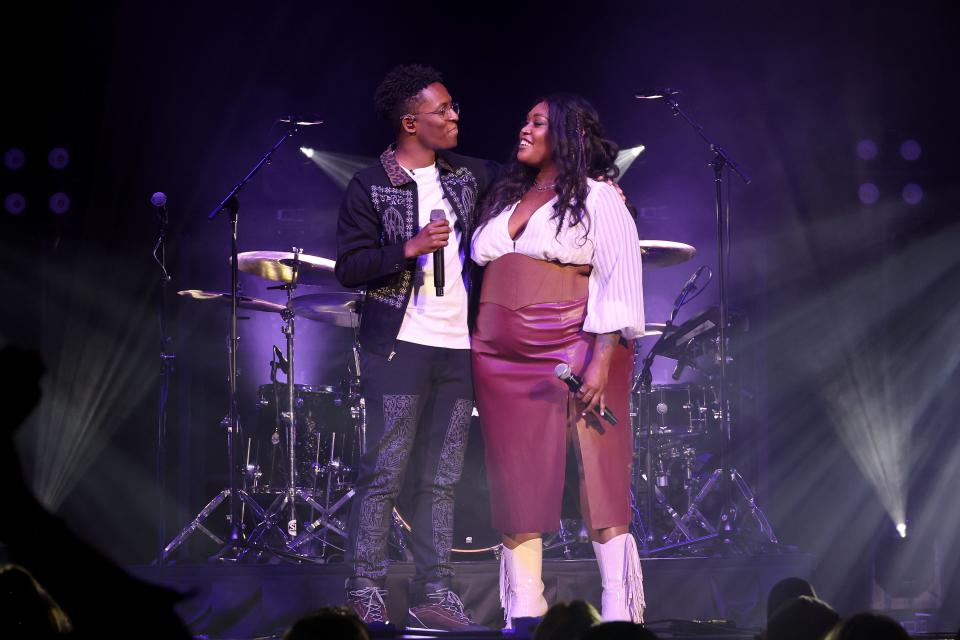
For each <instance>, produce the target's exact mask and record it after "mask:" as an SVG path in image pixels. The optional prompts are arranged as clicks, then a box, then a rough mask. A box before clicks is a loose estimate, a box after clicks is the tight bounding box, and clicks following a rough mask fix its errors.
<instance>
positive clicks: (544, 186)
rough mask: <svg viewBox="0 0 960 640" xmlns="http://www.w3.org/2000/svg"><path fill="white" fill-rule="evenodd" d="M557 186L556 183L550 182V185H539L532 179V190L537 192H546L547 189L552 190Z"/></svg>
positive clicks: (537, 181)
mask: <svg viewBox="0 0 960 640" xmlns="http://www.w3.org/2000/svg"><path fill="white" fill-rule="evenodd" d="M555 186H557V183H556V182H551V183H550V184H540V181H539V180H537V179H536V178H534V179H533V188H534V189H536V190H537V191H546V190H547V189H553V188H554V187H555Z"/></svg>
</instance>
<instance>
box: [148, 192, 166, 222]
mask: <svg viewBox="0 0 960 640" xmlns="http://www.w3.org/2000/svg"><path fill="white" fill-rule="evenodd" d="M150 204H152V205H153V206H155V207H156V208H157V215H158V216H160V219H161V220H163V221H166V219H167V194H165V193H164V192H163V191H157V192H156V193H155V194H153V195H152V196H150Z"/></svg>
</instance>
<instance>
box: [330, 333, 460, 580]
mask: <svg viewBox="0 0 960 640" xmlns="http://www.w3.org/2000/svg"><path fill="white" fill-rule="evenodd" d="M395 352H396V355H394V357H393V358H392V359H391V360H387V358H386V357H385V356H378V355H375V354H371V353H369V352H366V351H361V356H360V366H361V372H362V382H363V396H364V401H365V402H366V407H367V451H366V454H365V455H364V456H363V457H362V458H361V460H360V470H359V474H358V478H357V494H356V496H355V497H354V499H353V507H352V509H351V512H350V525H349V536H350V540H349V543H348V545H347V558H346V559H347V562H349V563H351V564H352V565H353V573H354V577H355V578H366V579H370V580H373V581H375V582H377V583H379V584H381V585H382V584H383V580H384V578H385V576H386V573H387V536H388V534H389V530H390V524H391V521H392V518H391V513H392V511H393V507H394V505H395V503H396V500H397V495H398V494H399V493H400V488H401V486H402V484H403V479H404V474H405V473H406V471H407V467H408V463H409V461H410V457H411V453H412V452H414V451H416V459H417V464H416V468H414V469H410V472H411V473H413V474H415V475H414V476H413V477H412V478H411V479H412V480H413V488H414V492H415V493H414V501H413V514H412V517H411V518H410V525H411V527H412V529H413V531H412V533H411V550H412V551H413V559H414V562H415V564H416V575H415V577H414V584H413V587H414V589H416V588H417V585H420V586H422V585H423V584H424V583H426V582H430V583H431V584H433V583H434V582H437V581H441V582H443V581H448V580H449V578H450V576H452V575H453V569H452V567H451V565H450V548H451V546H452V545H453V486H454V484H456V482H457V480H459V479H460V472H461V470H462V469H463V456H464V450H465V449H466V446H467V435H468V433H469V427H470V415H471V413H472V411H473V386H472V381H471V376H470V350H469V349H443V348H440V347H428V346H423V345H418V344H413V343H409V342H400V341H398V342H397V346H396V348H395ZM405 515H407V514H405Z"/></svg>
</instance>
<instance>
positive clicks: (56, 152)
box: [47, 147, 70, 169]
mask: <svg viewBox="0 0 960 640" xmlns="http://www.w3.org/2000/svg"><path fill="white" fill-rule="evenodd" d="M47 162H48V163H49V164H50V166H51V167H52V168H54V169H65V168H66V166H67V165H68V164H70V154H69V153H67V150H66V149H64V148H63V147H54V148H53V149H50V153H48V154H47Z"/></svg>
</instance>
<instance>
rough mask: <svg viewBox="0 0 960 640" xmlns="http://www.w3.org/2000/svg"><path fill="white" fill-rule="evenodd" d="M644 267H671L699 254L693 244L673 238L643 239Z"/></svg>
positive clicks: (641, 244) (641, 247)
mask: <svg viewBox="0 0 960 640" xmlns="http://www.w3.org/2000/svg"><path fill="white" fill-rule="evenodd" d="M640 249H641V251H642V252H643V266H644V268H647V269H649V268H658V267H669V266H672V265H675V264H680V263H681V262H686V261H687V260H690V259H691V258H693V256H695V255H697V249H696V247H694V246H693V245H690V244H685V243H683V242H674V241H672V240H641V241H640Z"/></svg>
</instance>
